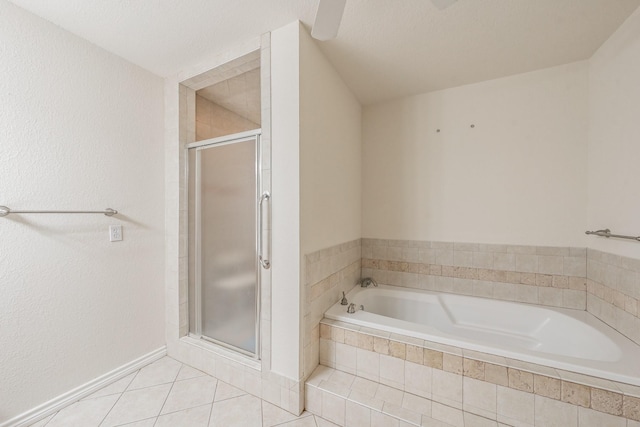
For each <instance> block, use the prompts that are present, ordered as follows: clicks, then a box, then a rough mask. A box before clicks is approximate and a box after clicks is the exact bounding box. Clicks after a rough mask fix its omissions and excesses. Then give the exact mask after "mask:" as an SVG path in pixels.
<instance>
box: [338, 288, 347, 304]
mask: <svg viewBox="0 0 640 427" xmlns="http://www.w3.org/2000/svg"><path fill="white" fill-rule="evenodd" d="M340 304H342V305H347V304H349V301H347V297H346V296H345V294H344V291H343V292H342V299H341V300H340Z"/></svg>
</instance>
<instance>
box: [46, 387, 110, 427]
mask: <svg viewBox="0 0 640 427" xmlns="http://www.w3.org/2000/svg"><path fill="white" fill-rule="evenodd" d="M119 397H120V395H119V394H112V395H110V396H103V397H99V398H96V399H90V400H81V401H79V402H76V403H74V404H73V405H71V406H68V407H66V408H64V409H63V410H61V411H60V412H58V413H57V414H55V416H54V417H53V418H52V419H51V421H49V423H48V424H47V426H51V427H69V426H83V427H91V426H98V425H100V423H101V422H102V420H104V417H105V416H106V415H107V414H108V413H109V411H110V410H111V408H113V405H114V404H115V403H116V402H117V401H118V398H119Z"/></svg>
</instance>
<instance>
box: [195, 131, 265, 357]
mask: <svg viewBox="0 0 640 427" xmlns="http://www.w3.org/2000/svg"><path fill="white" fill-rule="evenodd" d="M190 163H191V164H190V168H189V169H190V172H191V173H190V178H193V181H195V188H194V187H191V188H190V190H191V191H193V193H195V199H196V200H195V202H193V203H191V201H190V206H189V207H190V212H194V211H195V215H190V217H191V218H190V222H192V223H195V224H193V225H195V227H194V228H195V233H194V234H195V236H193V237H192V239H191V240H195V242H193V241H190V246H191V247H190V252H191V253H193V254H194V255H195V258H196V259H195V260H193V258H194V257H191V258H190V261H192V262H190V266H189V267H190V270H191V269H193V270H195V273H194V274H193V275H192V274H190V282H191V283H190V295H191V294H196V295H198V297H199V298H197V299H199V306H200V307H199V309H200V312H199V316H197V315H193V316H191V317H190V321H191V322H192V323H191V324H192V325H193V324H194V323H196V324H197V323H199V326H200V331H199V332H200V334H201V335H202V336H204V337H208V338H211V339H213V340H216V341H219V342H221V343H224V344H228V345H231V346H233V347H237V348H239V349H242V350H244V351H246V352H249V353H252V354H255V353H256V320H257V319H256V316H257V310H256V307H257V305H256V304H257V295H256V288H257V262H256V256H257V254H256V208H257V206H256V200H257V187H256V185H257V182H256V164H257V162H256V139H255V138H252V139H250V140H245V141H241V142H234V143H231V144H226V145H214V146H209V147H202V148H199V149H197V151H196V153H195V156H194V155H193V153H190ZM193 163H195V165H194V164H193ZM194 166H195V174H194V173H193V169H194ZM194 175H195V176H194ZM190 181H191V180H190ZM193 225H192V224H190V226H193ZM198 285H199V289H198ZM191 303H192V304H198V302H197V301H194V300H192V301H191ZM192 304H190V305H191V307H193V305H192ZM193 308H196V310H197V307H193ZM190 311H191V312H193V311H194V310H193V309H192V310H190ZM198 317H199V319H198ZM198 321H199V322H198ZM190 329H191V330H192V332H193V327H191V328H190Z"/></svg>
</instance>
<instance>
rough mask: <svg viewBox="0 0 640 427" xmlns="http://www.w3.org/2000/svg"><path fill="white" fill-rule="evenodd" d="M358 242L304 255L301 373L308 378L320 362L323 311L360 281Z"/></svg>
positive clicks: (354, 241)
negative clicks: (302, 358)
mask: <svg viewBox="0 0 640 427" xmlns="http://www.w3.org/2000/svg"><path fill="white" fill-rule="evenodd" d="M361 256H362V255H361V241H360V239H356V240H352V241H349V242H345V243H341V244H339V245H335V246H331V247H329V248H325V249H321V250H319V251H316V252H312V253H310V254H307V255H305V257H304V262H305V286H304V296H303V298H304V341H303V343H304V344H303V345H304V356H303V357H304V364H303V366H304V374H303V378H307V377H308V376H309V375H310V374H311V373H312V372H313V370H314V369H315V368H316V366H318V363H319V349H320V347H319V346H320V342H319V324H320V320H321V319H322V317H323V315H324V312H325V311H327V310H328V309H329V307H331V306H332V305H333V304H335V303H336V302H337V301H338V300H339V299H340V298H341V296H342V292H345V293H348V292H349V291H350V290H351V289H352V288H353V287H354V286H355V285H356V284H357V283H358V281H359V280H360V272H361V265H360V264H361Z"/></svg>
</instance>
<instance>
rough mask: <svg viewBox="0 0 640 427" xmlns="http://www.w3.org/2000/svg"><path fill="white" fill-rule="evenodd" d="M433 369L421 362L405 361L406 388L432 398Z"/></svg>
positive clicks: (408, 390)
mask: <svg viewBox="0 0 640 427" xmlns="http://www.w3.org/2000/svg"><path fill="white" fill-rule="evenodd" d="M432 373H433V369H432V368H429V367H428V366H423V365H421V364H417V363H412V362H405V365H404V389H405V390H406V391H407V392H409V393H413V394H415V395H418V396H421V397H425V398H427V399H430V398H431V383H432V381H433V374H432Z"/></svg>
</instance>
